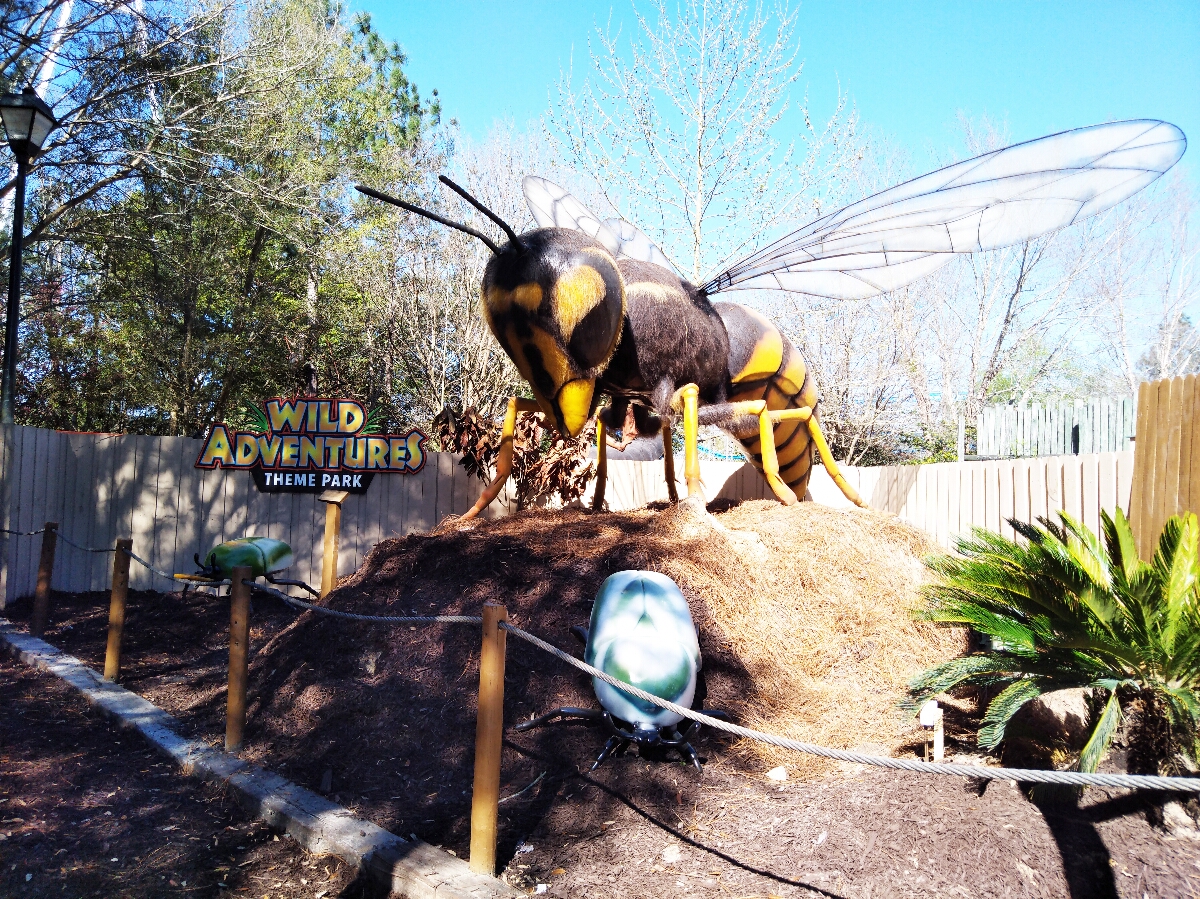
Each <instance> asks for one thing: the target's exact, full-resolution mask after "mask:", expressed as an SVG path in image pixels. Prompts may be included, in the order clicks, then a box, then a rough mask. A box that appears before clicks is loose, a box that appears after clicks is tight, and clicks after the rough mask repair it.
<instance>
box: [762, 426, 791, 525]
mask: <svg viewBox="0 0 1200 899" xmlns="http://www.w3.org/2000/svg"><path fill="white" fill-rule="evenodd" d="M788 411H790V410H788ZM758 442H759V445H760V448H761V451H762V472H763V477H765V478H766V479H767V483H768V484H770V485H771V491H772V492H773V493H774V494H775V498H776V499H778V500H779V501H780V502H781V503H783V504H784V505H785V506H793V505H795V504H796V494H794V493H792V488H791V487H789V486H788V485H787V484H785V483H784V482H783V478H781V477H780V476H779V457H778V456H777V455H776V454H775V423H774V422H772V421H771V413H770V412H768V411H767V410H766V409H763V411H762V412H760V413H759V416H758Z"/></svg>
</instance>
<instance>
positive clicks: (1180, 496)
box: [1129, 375, 1200, 561]
mask: <svg viewBox="0 0 1200 899" xmlns="http://www.w3.org/2000/svg"><path fill="white" fill-rule="evenodd" d="M1137 428H1138V440H1137V450H1136V453H1135V455H1136V457H1137V458H1136V462H1135V464H1134V476H1135V477H1136V478H1137V482H1138V484H1139V490H1138V491H1137V494H1136V495H1135V496H1134V499H1133V508H1132V509H1131V510H1130V512H1129V519H1130V521H1129V523H1130V524H1131V525H1132V526H1133V533H1134V536H1135V537H1136V538H1137V542H1138V554H1139V555H1140V556H1141V557H1142V558H1143V559H1145V560H1147V561H1149V560H1150V559H1151V558H1152V557H1153V555H1154V550H1155V548H1156V547H1157V545H1158V535H1159V532H1160V531H1162V526H1163V524H1164V523H1165V522H1166V520H1167V519H1168V518H1170V517H1171V516H1172V515H1178V514H1179V513H1180V512H1185V511H1187V512H1200V435H1198V434H1197V430H1198V429H1200V385H1198V384H1197V376H1196V375H1188V376H1187V377H1185V378H1183V377H1181V378H1171V379H1169V380H1165V381H1155V382H1153V383H1148V384H1142V385H1141V388H1140V389H1139V391H1138V418H1137Z"/></svg>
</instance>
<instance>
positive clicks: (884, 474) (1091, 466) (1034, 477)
mask: <svg viewBox="0 0 1200 899" xmlns="http://www.w3.org/2000/svg"><path fill="white" fill-rule="evenodd" d="M843 471H844V472H845V474H846V480H847V481H849V482H850V484H851V485H852V486H854V487H855V488H856V489H857V490H858V492H859V493H860V494H861V495H862V497H863V499H865V500H866V501H867V503H868V504H869V505H870V506H871V507H872V508H875V509H879V510H881V511H885V512H892V513H894V514H895V515H897V516H899V517H900V518H901V519H903V520H904V521H907V522H908V523H910V524H912V525H914V526H915V527H918V528H920V529H921V530H923V531H926V532H927V533H929V534H930V536H932V537H933V538H934V539H935V540H936V541H937V542H938V543H939V544H941V545H942V546H947V547H948V546H951V545H952V543H953V541H954V538H955V537H956V536H958V535H960V534H968V533H970V530H971V528H972V527H973V526H976V527H982V528H986V529H987V530H989V531H994V532H996V533H999V534H1003V535H1004V536H1006V537H1013V536H1014V531H1013V529H1012V527H1011V526H1009V524H1008V520H1009V519H1010V518H1016V519H1017V520H1018V521H1035V520H1036V519H1037V518H1039V517H1050V518H1052V519H1053V518H1054V516H1055V512H1056V511H1057V510H1059V509H1063V510H1065V511H1066V512H1068V513H1069V514H1071V515H1072V516H1074V517H1075V518H1077V519H1080V520H1081V521H1083V523H1084V524H1086V525H1087V526H1088V527H1090V528H1092V529H1093V530H1098V529H1099V527H1100V510H1101V509H1106V510H1108V511H1109V512H1110V513H1111V512H1112V511H1113V510H1114V509H1116V508H1117V507H1118V506H1119V507H1120V508H1121V509H1122V510H1124V511H1126V512H1128V510H1129V497H1130V489H1131V486H1132V483H1133V471H1134V459H1133V453H1132V452H1124V453H1088V454H1085V455H1078V456H1046V457H1042V458H1037V459H1015V460H999V461H991V462H944V463H939V464H936V465H896V466H889V467H880V468H849V469H843ZM822 474H824V472H823V471H822ZM811 492H812V496H813V499H815V500H816V501H817V502H821V503H825V504H827V505H831V506H849V505H850V503H849V502H847V501H846V499H845V498H844V497H842V495H841V492H840V491H838V489H837V487H836V486H835V485H834V484H833V482H832V481H831V480H830V479H829V478H828V477H824V478H822V479H821V480H819V481H817V480H815V479H814V484H813V486H812V487H811Z"/></svg>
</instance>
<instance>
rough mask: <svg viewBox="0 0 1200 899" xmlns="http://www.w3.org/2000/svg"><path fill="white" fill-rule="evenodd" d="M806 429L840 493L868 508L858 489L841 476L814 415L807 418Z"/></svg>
mask: <svg viewBox="0 0 1200 899" xmlns="http://www.w3.org/2000/svg"><path fill="white" fill-rule="evenodd" d="M808 430H809V433H810V434H812V439H813V443H815V444H816V445H817V452H819V453H820V454H821V461H822V462H824V463H825V470H826V471H828V472H829V476H830V477H832V478H833V482H834V483H835V484H837V485H838V487H839V488H841V491H842V495H843V496H845V497H846V499H848V500H850V502H852V503H854V505H856V506H860V507H861V508H863V509H867V508H870V507H869V506H868V505H867V504H866V503H865V502H863V498H862V497H861V496H859V495H858V491H857V490H855V489H854V488H853V487H851V486H850V485H849V484H847V483H846V479H845V478H844V477H842V473H841V472H840V471H839V470H838V467H837V463H836V462H834V461H833V453H831V452H830V451H829V444H828V443H826V442H825V435H824V434H822V433H821V425H820V424H818V423H817V418H816V416H815V415H814V416H813V417H811V418H809V420H808Z"/></svg>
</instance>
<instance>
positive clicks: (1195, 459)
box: [1187, 375, 1200, 514]
mask: <svg viewBox="0 0 1200 899" xmlns="http://www.w3.org/2000/svg"><path fill="white" fill-rule="evenodd" d="M1198 432H1200V375H1193V376H1192V424H1191V427H1189V428H1188V429H1187V438H1188V443H1189V444H1190V445H1191V453H1190V456H1189V466H1188V468H1189V471H1190V474H1189V475H1188V485H1189V488H1188V497H1187V508H1188V510H1189V511H1191V512H1196V513H1198V514H1200V433H1198Z"/></svg>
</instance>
